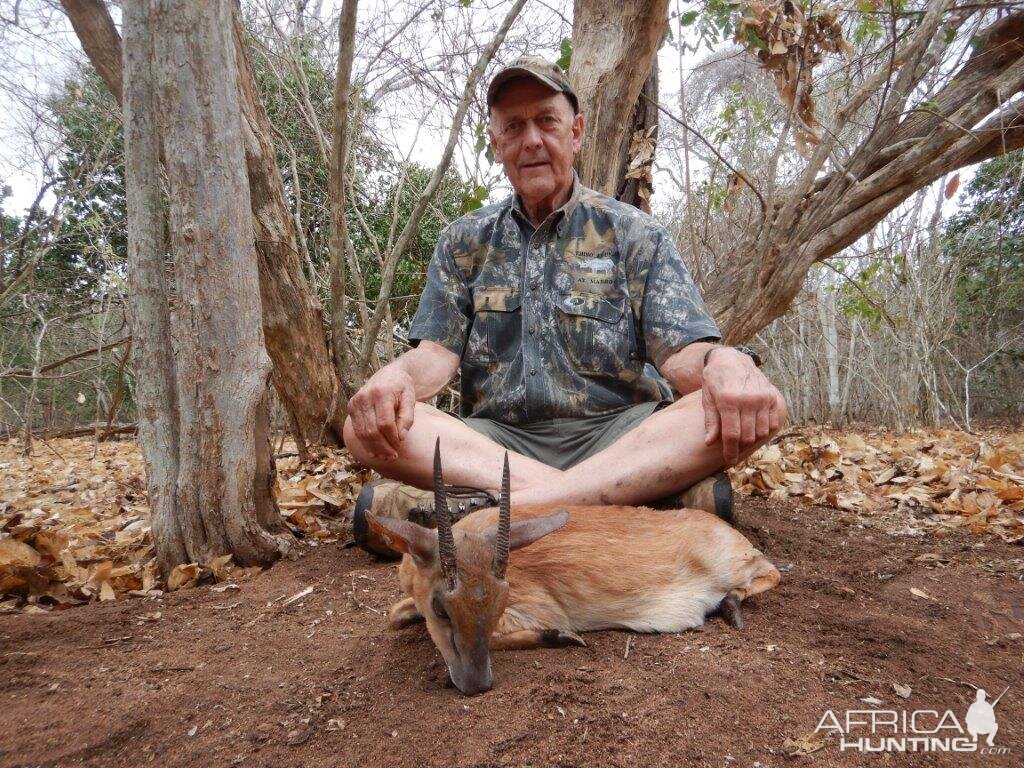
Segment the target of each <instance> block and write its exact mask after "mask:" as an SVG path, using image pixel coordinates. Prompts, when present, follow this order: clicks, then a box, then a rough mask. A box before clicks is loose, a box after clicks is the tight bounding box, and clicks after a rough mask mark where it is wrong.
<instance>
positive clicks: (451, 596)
mask: <svg viewBox="0 0 1024 768" xmlns="http://www.w3.org/2000/svg"><path fill="white" fill-rule="evenodd" d="M443 487H444V482H443V479H442V476H441V454H440V445H439V444H438V445H437V446H435V450H434V493H435V514H436V517H437V530H436V531H434V530H431V529H428V528H423V527H421V526H419V525H416V524H415V523H412V522H409V521H406V520H396V519H391V518H376V517H374V516H373V515H367V519H368V521H369V524H370V525H371V526H372V527H373V528H374V529H375V530H376V532H377V533H378V534H379V535H381V536H383V537H385V538H386V539H387V540H388V541H389V542H390V544H391V546H393V547H394V548H395V549H396V550H399V551H401V552H403V553H405V554H404V557H403V558H402V564H401V567H400V569H399V577H400V579H401V583H402V588H403V589H404V590H405V592H406V593H407V594H408V595H409V597H407V598H405V599H403V600H400V601H399V602H397V603H395V605H393V606H392V607H391V611H390V614H389V617H388V621H389V626H390V627H391V628H392V629H400V628H402V627H406V626H409V625H410V624H413V623H415V622H418V621H422V620H424V619H425V620H426V623H427V629H428V631H429V632H430V637H431V638H433V641H434V644H435V645H436V646H437V648H438V650H439V651H441V655H442V656H443V657H444V660H445V663H446V664H447V665H448V672H449V674H450V675H451V679H452V682H453V683H454V684H455V685H456V687H457V688H458V689H459V690H460V691H462V692H463V693H464V694H467V695H473V694H477V693H482V692H484V691H487V690H489V689H490V688H491V685H492V677H491V657H490V651H491V650H511V649H523V648H537V647H541V646H544V647H561V646H566V645H586V643H584V642H583V639H582V638H580V636H579V634H578V633H580V632H591V631H594V630H601V629H628V630H634V631H637V632H680V631H682V630H684V629H689V628H691V627H697V626H700V625H701V624H703V623H704V619H705V617H707V616H708V615H710V614H713V613H715V612H721V613H722V614H723V616H724V617H725V618H726V619H727V620H728V621H730V623H732V624H733V625H734V626H737V627H739V626H742V618H741V614H740V602H741V601H742V600H743V599H744V598H746V597H749V596H751V595H756V594H757V593H758V592H764V591H765V590H768V589H771V588H772V587H774V586H775V585H776V584H778V583H779V578H780V577H779V572H778V570H776V568H775V566H774V565H772V564H771V563H770V562H769V561H768V560H767V559H766V558H765V556H764V555H762V554H761V553H760V552H759V551H758V550H756V549H754V547H753V546H751V544H750V542H749V541H747V539H746V538H745V537H744V536H743V535H742V534H740V533H739V532H738V531H736V530H735V529H734V528H732V527H731V526H729V525H728V524H727V523H725V522H723V521H722V520H720V519H719V518H717V517H715V516H714V515H712V514H709V513H707V512H702V511H699V510H693V509H681V510H678V511H674V512H672V511H670V512H665V511H659V510H653V509H648V508H646V507H637V508H634V507H584V506H580V507H571V508H570V510H564V509H560V510H556V508H555V507H553V506H548V507H522V508H519V507H517V508H516V514H515V518H516V519H515V520H514V521H513V520H512V519H511V512H510V504H509V470H508V454H506V455H505V469H504V473H503V476H502V481H501V492H500V495H499V502H498V509H493V508H492V509H482V510H479V511H477V512H474V513H472V514H470V515H468V516H466V517H465V518H463V519H462V520H460V521H459V522H457V523H456V524H455V525H454V526H453V525H452V523H451V515H450V513H449V510H448V506H447V500H446V498H445V495H444V493H443V492H442V489H443ZM570 511H571V514H570ZM528 544H530V545H532V546H530V547H529V548H528V549H524V550H523V551H522V552H521V553H519V554H517V555H516V557H514V558H512V559H511V560H510V559H509V552H510V551H512V550H517V549H520V548H521V547H526V546H527V545H528Z"/></svg>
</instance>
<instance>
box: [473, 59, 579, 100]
mask: <svg viewBox="0 0 1024 768" xmlns="http://www.w3.org/2000/svg"><path fill="white" fill-rule="evenodd" d="M519 77H529V78H532V79H533V80H536V81H537V82H538V83H540V84H541V85H546V86H547V87H548V88H550V89H551V90H552V91H554V92H555V93H564V94H566V96H570V94H571V96H570V98H572V96H575V94H573V93H572V91H567V90H566V89H565V88H564V87H563V86H562V85H561V84H560V83H558V82H556V81H554V80H552V79H551V78H550V77H545V76H544V75H541V74H538V73H536V72H534V71H532V70H529V69H524V68H522V67H509V68H508V69H505V70H502V71H501V72H499V73H498V74H497V75H495V76H494V79H493V80H491V84H490V85H488V86H487V106H488V107H491V106H494V97H495V95H497V93H498V89H500V88H501V86H503V85H504V84H505V83H507V82H508V81H509V80H515V79H516V78H519Z"/></svg>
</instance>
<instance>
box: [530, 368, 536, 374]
mask: <svg viewBox="0 0 1024 768" xmlns="http://www.w3.org/2000/svg"><path fill="white" fill-rule="evenodd" d="M530 375H531V376H536V375H537V369H536V368H531V369H530Z"/></svg>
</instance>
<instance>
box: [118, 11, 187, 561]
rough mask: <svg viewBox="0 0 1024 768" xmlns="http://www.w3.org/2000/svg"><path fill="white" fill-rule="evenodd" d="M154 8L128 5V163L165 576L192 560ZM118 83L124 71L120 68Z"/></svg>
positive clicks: (151, 466) (149, 458) (134, 317)
mask: <svg viewBox="0 0 1024 768" xmlns="http://www.w3.org/2000/svg"><path fill="white" fill-rule="evenodd" d="M148 17H149V13H148V10H147V8H146V7H145V5H143V3H140V2H131V3H126V4H125V8H124V34H125V42H126V45H125V56H124V74H125V77H126V78H127V82H128V87H127V88H125V89H124V151H125V158H124V166H125V190H126V202H127V206H128V299H129V305H130V311H129V313H128V314H129V320H130V322H131V328H132V350H133V355H132V365H133V367H134V369H135V379H136V384H135V400H136V407H137V409H138V425H139V426H138V429H139V444H140V445H141V446H142V458H143V461H144V462H145V465H146V484H147V488H148V491H149V508H150V519H151V526H152V532H153V542H154V544H155V545H156V558H157V562H158V563H159V565H160V570H161V571H163V573H164V574H167V573H169V572H170V571H171V569H172V568H174V566H175V565H177V564H178V563H187V562H189V557H188V553H187V552H186V548H185V544H184V541H183V539H182V533H181V525H180V522H179V520H178V516H177V507H178V500H177V499H178V494H177V488H176V484H177V481H178V451H179V449H180V446H179V442H178V415H177V414H178V394H177V391H178V387H177V383H176V377H175V366H174V355H173V351H172V346H171V316H170V307H169V304H168V296H169V293H168V286H167V283H166V275H165V270H164V256H165V254H166V252H167V247H166V242H165V239H164V232H165V225H166V215H165V214H166V211H165V210H164V203H163V195H162V194H161V186H160V136H159V130H158V128H157V125H156V116H157V114H158V113H157V107H156V83H155V81H154V79H153V71H152V59H153V38H152V35H151V34H150V33H149V31H148V30H147V28H146V27H147V24H148V22H149V18H148ZM117 76H118V82H119V83H120V77H121V71H120V70H118V72H117Z"/></svg>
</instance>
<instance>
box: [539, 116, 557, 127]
mask: <svg viewBox="0 0 1024 768" xmlns="http://www.w3.org/2000/svg"><path fill="white" fill-rule="evenodd" d="M556 125H558V118H557V117H555V116H554V115H546V116H544V117H542V118H541V119H540V127H541V128H554V127H555V126H556Z"/></svg>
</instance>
